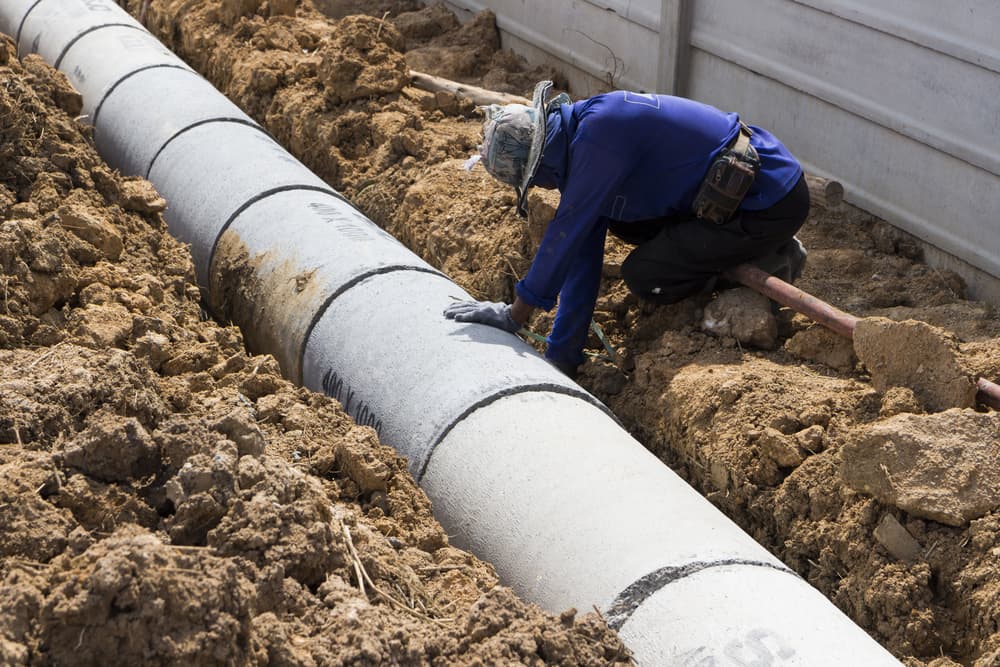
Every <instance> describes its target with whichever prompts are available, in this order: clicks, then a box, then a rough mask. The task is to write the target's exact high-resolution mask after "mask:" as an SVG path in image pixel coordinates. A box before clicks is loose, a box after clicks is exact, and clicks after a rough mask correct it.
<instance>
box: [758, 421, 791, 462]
mask: <svg viewBox="0 0 1000 667" xmlns="http://www.w3.org/2000/svg"><path fill="white" fill-rule="evenodd" d="M757 442H758V443H759V444H760V448H761V453H763V454H764V455H765V456H767V457H769V458H770V459H771V460H773V461H774V462H775V463H777V464H778V466H779V467H782V468H794V467H795V466H797V465H799V464H800V463H802V453H801V452H800V451H799V447H798V445H797V444H796V443H795V440H794V439H793V438H792V437H791V436H787V435H785V434H784V433H782V432H781V431H779V430H778V429H776V428H771V427H767V428H765V429H764V432H763V433H762V434H761V436H760V438H759V439H758V441H757Z"/></svg>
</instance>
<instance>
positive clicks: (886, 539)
mask: <svg viewBox="0 0 1000 667" xmlns="http://www.w3.org/2000/svg"><path fill="white" fill-rule="evenodd" d="M874 535H875V539H876V540H878V543H879V544H881V545H882V546H883V547H885V550H886V551H888V552H889V553H890V554H891V555H892V557H893V558H895V559H896V560H902V561H907V562H913V561H915V560H917V559H919V558H920V553H921V549H920V543H919V542H917V541H916V540H915V539H913V536H912V535H910V532H909V531H908V530H906V528H904V527H903V524H901V523H899V521H898V520H897V519H896V517H894V516H893V515H891V514H886V515H885V516H884V517H882V520H881V521H879V524H878V526H877V527H876V528H875V532H874Z"/></svg>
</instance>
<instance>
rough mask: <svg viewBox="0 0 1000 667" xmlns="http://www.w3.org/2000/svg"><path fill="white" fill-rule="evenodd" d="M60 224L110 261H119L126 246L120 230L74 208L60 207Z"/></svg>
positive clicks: (89, 213)
mask: <svg viewBox="0 0 1000 667" xmlns="http://www.w3.org/2000/svg"><path fill="white" fill-rule="evenodd" d="M58 214H59V224H60V225H61V226H62V227H64V228H65V229H68V230H69V231H71V232H72V233H73V234H75V235H76V236H78V237H80V238H81V239H83V240H84V241H86V242H87V243H89V244H90V245H92V246H94V247H95V248H97V249H98V250H100V251H101V252H102V253H103V254H104V255H105V256H106V257H107V258H108V259H111V260H115V259H118V258H119V257H120V256H121V254H122V250H124V249H125V244H124V243H123V242H122V237H121V235H120V234H119V233H118V230H117V229H116V228H115V226H114V225H113V224H111V223H110V222H106V221H104V220H102V219H101V218H99V217H97V216H96V215H94V214H92V213H91V212H89V211H87V210H84V209H82V208H79V207H74V206H60V207H59V210H58Z"/></svg>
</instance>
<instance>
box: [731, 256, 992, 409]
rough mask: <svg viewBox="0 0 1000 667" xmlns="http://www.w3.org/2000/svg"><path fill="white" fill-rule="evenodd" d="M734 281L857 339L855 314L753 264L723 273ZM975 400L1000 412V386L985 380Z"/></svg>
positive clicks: (741, 265) (980, 385)
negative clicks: (836, 306)
mask: <svg viewBox="0 0 1000 667" xmlns="http://www.w3.org/2000/svg"><path fill="white" fill-rule="evenodd" d="M724 275H725V276H726V277H727V278H729V279H730V280H732V281H735V282H738V283H740V284H741V285H746V286H747V287H749V288H750V289H752V290H754V291H755V292H760V293H761V294H763V295H764V296H766V297H767V298H769V299H771V300H773V301H777V302H778V303H780V304H781V305H783V306H788V307H789V308H791V309H792V310H794V311H795V312H798V313H802V314H803V315H805V316H806V317H808V318H810V319H813V320H816V321H817V322H819V323H820V324H822V325H823V326H825V327H826V328H828V329H830V330H831V331H833V332H834V333H836V334H840V335H841V336H843V337H844V338H852V339H853V338H854V327H855V326H856V325H857V323H858V318H856V317H855V316H854V315H850V314H848V313H845V312H844V311H842V310H840V309H838V308H834V307H833V306H831V305H830V304H828V303H826V302H825V301H822V300H820V299H817V298H816V297H814V296H813V295H812V294H809V293H807V292H803V291H802V290H800V289H799V288H798V287H795V286H794V285H789V284H788V283H786V282H785V281H784V280H782V279H780V278H775V277H774V276H772V275H768V273H767V272H766V271H762V270H761V269H758V268H757V267H756V266H752V265H750V264H740V265H739V266H737V267H735V268H733V269H730V270H728V271H726V272H725V274H724ZM976 388H977V389H978V390H979V392H978V393H977V394H976V400H977V401H979V402H980V403H982V404H983V405H988V406H989V407H991V408H993V409H994V410H1000V385H998V384H996V383H995V382H990V381H989V380H987V379H985V378H979V380H977V381H976Z"/></svg>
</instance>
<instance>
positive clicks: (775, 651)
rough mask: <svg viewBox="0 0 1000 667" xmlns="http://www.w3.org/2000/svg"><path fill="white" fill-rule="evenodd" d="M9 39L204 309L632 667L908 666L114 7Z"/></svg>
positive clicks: (44, 21) (78, 7)
mask: <svg viewBox="0 0 1000 667" xmlns="http://www.w3.org/2000/svg"><path fill="white" fill-rule="evenodd" d="M0 30H3V31H5V32H7V33H8V34H11V35H13V36H15V38H16V39H17V42H18V52H19V53H20V54H22V55H23V54H26V53H32V52H37V53H40V54H41V55H42V56H43V57H45V58H46V59H47V61H48V62H49V63H51V64H53V65H55V66H57V67H58V68H59V69H61V70H62V71H64V72H65V73H66V74H67V75H68V76H69V78H70V81H71V82H72V83H73V84H74V85H75V86H76V87H77V89H78V90H79V91H80V92H81V94H82V95H83V98H84V104H85V109H84V113H85V114H86V116H87V119H88V120H89V121H90V122H91V123H93V125H94V137H95V142H96V144H97V147H98V149H99V151H100V152H101V154H102V156H104V158H105V159H106V160H107V161H108V162H109V163H110V164H111V165H112V166H113V167H115V168H117V169H119V170H121V171H122V172H123V173H126V174H134V175H140V176H145V177H147V178H149V179H150V180H151V181H152V182H153V184H154V185H155V186H156V187H157V189H158V190H159V191H160V193H161V194H162V195H163V196H164V197H165V198H166V199H167V201H168V208H167V211H166V213H165V218H166V221H167V224H168V225H169V228H170V230H171V232H172V233H173V234H174V235H176V236H177V237H178V238H180V239H181V240H183V241H185V242H187V243H190V244H191V250H192V253H193V255H194V260H195V265H196V271H197V278H198V282H199V285H200V286H201V287H202V289H203V290H204V291H205V293H206V294H207V297H206V298H207V300H208V302H209V304H210V306H211V307H212V309H213V310H214V312H215V313H216V315H218V316H220V317H221V318H224V319H229V320H231V321H233V322H234V323H236V324H238V325H240V327H241V328H242V329H243V331H244V334H245V336H246V338H247V341H248V343H249V344H250V346H251V347H252V348H254V349H255V350H256V351H260V352H269V353H271V354H273V355H274V356H275V357H277V359H278V360H279V361H280V363H281V366H282V369H283V370H284V372H285V373H286V374H287V375H288V376H289V377H291V378H292V379H294V380H297V381H299V382H302V383H303V384H305V385H306V386H307V387H310V388H312V389H315V390H318V391H323V392H325V393H326V394H328V395H331V396H333V397H335V398H337V399H338V400H340V402H341V403H343V405H344V407H345V409H346V410H347V411H348V412H349V413H350V414H351V415H352V416H353V417H354V418H355V419H356V420H357V421H358V422H360V423H362V424H368V425H371V426H373V427H374V428H375V429H376V430H377V431H378V433H379V436H380V438H381V439H382V440H383V441H384V442H386V443H388V444H391V445H393V446H394V447H396V448H397V449H398V450H399V451H400V452H401V453H402V454H404V455H405V456H407V457H408V459H409V461H410V469H411V471H412V472H413V474H414V475H415V476H416V477H417V479H418V481H420V482H421V484H422V486H423V488H424V489H425V490H426V491H427V493H428V495H429V496H430V498H431V500H432V501H433V503H434V507H435V513H436V516H437V518H438V519H439V520H440V521H441V523H442V524H443V526H444V527H445V529H446V530H447V531H448V533H449V534H451V535H455V536H456V537H455V538H454V542H455V544H456V545H457V546H460V547H464V548H467V549H469V550H470V551H472V552H473V553H475V554H476V555H478V556H479V557H480V558H483V559H485V560H488V561H490V562H491V563H493V564H494V565H495V566H496V568H497V571H498V573H499V574H500V576H501V579H502V580H503V581H504V582H505V583H507V584H509V585H511V586H512V587H513V588H514V589H515V590H516V591H517V592H518V593H519V594H520V595H522V596H523V597H524V598H526V599H528V600H530V601H533V602H536V603H538V604H540V605H541V606H542V607H544V608H547V609H549V610H551V611H554V612H558V611H561V610H563V609H566V608H568V607H576V608H579V609H590V608H591V607H592V606H596V607H597V608H599V609H600V610H601V611H602V612H603V613H604V614H605V617H606V618H607V620H608V622H609V624H610V625H611V626H612V627H614V628H616V629H617V630H618V631H619V632H620V633H621V635H622V637H623V638H624V640H625V641H626V643H627V644H628V646H629V648H630V649H631V650H632V651H633V652H634V655H635V657H636V660H637V661H638V663H639V664H643V665H668V664H691V665H694V664H699V665H761V666H763V665H810V666H818V665H843V664H857V665H898V664H899V663H898V661H896V660H895V659H894V658H893V657H892V656H891V655H890V654H889V653H888V652H887V651H885V649H883V648H882V647H881V646H879V645H878V644H877V643H876V642H875V641H874V640H872V639H871V638H870V637H869V636H868V635H867V634H865V633H864V632H863V631H862V630H861V629H860V628H859V627H857V626H856V625H854V624H853V623H852V622H851V621H850V620H849V619H848V618H847V617H846V616H845V615H844V614H842V613H841V612H840V611H839V610H838V609H837V608H836V607H834V605H833V604H832V603H830V602H829V601H828V600H827V599H826V598H824V597H823V596H822V595H821V594H820V593H819V592H817V591H816V590H815V589H813V588H812V587H811V586H810V585H809V584H808V583H806V582H805V581H804V580H802V579H801V578H800V577H798V576H797V575H796V574H795V573H794V572H792V571H791V570H790V569H789V568H787V567H786V566H785V565H783V564H782V563H781V562H780V561H778V560H777V559H776V558H775V557H774V556H772V555H771V554H769V553H768V552H767V551H766V550H765V549H763V548H762V547H761V546H760V545H759V544H757V543H756V542H754V540H752V539H751V538H750V537H749V536H748V535H746V534H745V533H744V532H743V531H741V530H740V529H739V528H738V527H737V526H736V525H735V524H733V523H732V522H731V521H730V520H729V519H727V518H726V517H725V516H724V515H722V514H721V513H720V512H719V511H718V510H716V509H715V508H714V507H713V506H712V505H711V504H710V503H709V502H708V501H707V500H705V499H704V498H702V497H701V496H700V495H698V494H697V493H696V492H695V491H694V490H693V489H691V488H690V487H689V486H688V485H687V484H686V483H685V482H684V481H683V480H682V479H681V478H680V477H678V476H677V475H676V474H674V473H673V472H672V471H670V470H669V469H668V468H667V467H666V466H664V465H663V464H662V463H661V462H660V461H659V460H657V459H656V458H655V457H654V456H653V455H652V454H650V453H649V452H647V451H646V450H645V449H644V448H643V447H642V445H641V444H640V443H638V442H637V441H635V440H634V439H633V438H632V437H631V436H630V435H629V434H628V433H627V432H626V431H625V430H624V429H622V428H621V426H620V425H619V424H618V422H617V421H616V420H615V419H614V417H613V415H611V414H610V413H609V411H608V410H607V408H606V407H605V406H603V405H602V404H601V403H600V402H599V401H598V400H597V399H596V398H594V397H593V396H591V395H590V394H589V393H587V392H586V391H584V390H583V389H582V388H581V387H579V386H578V385H576V384H575V383H573V382H571V381H570V380H568V379H567V378H566V377H565V376H564V375H562V374H561V373H559V372H558V371H557V370H555V369H554V368H552V367H551V366H550V365H549V364H548V363H546V362H545V360H544V359H542V358H541V357H540V356H539V355H538V354H537V352H536V351H535V350H534V349H533V348H532V347H531V346H529V345H528V344H527V343H525V342H523V341H522V340H520V339H519V338H517V337H516V336H514V335H512V334H507V333H505V332H502V331H499V330H497V329H492V328H490V327H486V326H483V325H475V324H461V323H456V322H454V321H452V320H447V319H445V318H444V317H443V316H442V310H443V309H444V308H445V306H447V305H448V304H449V303H451V302H452V301H454V300H456V299H468V298H470V297H469V295H468V294H467V293H466V292H465V291H464V290H462V289H461V288H460V287H458V286H457V285H455V284H454V283H453V282H451V281H450V280H449V279H448V278H447V277H446V276H444V275H442V274H441V273H440V272H439V271H437V270H436V269H434V268H433V267H432V266H430V265H428V264H427V263H426V262H424V261H423V260H422V259H420V258H419V257H417V256H416V255H415V254H413V253H412V252H410V251H409V250H408V249H406V248H405V247H404V246H403V245H402V244H400V243H399V242H398V241H396V240H395V239H394V238H392V237H391V236H390V235H388V234H387V233H386V232H384V231H383V230H381V229H380V228H378V227H377V226H376V225H375V224H374V223H372V222H371V221H370V220H368V219H367V218H366V217H365V216H364V215H362V214H361V213H360V212H359V211H357V210H356V209H355V208H354V207H353V206H352V205H351V204H350V202H348V201H347V200H346V199H345V198H344V197H343V196H342V195H341V194H339V193H338V192H336V191H335V190H333V189H332V188H330V187H329V185H327V184H326V183H325V182H323V181H322V180H321V179H320V178H319V177H317V176H316V175H314V174H313V173H312V172H310V171H309V170H308V169H307V168H306V167H305V166H303V165H302V164H301V163H300V162H299V161H298V160H296V159H295V158H294V157H292V156H291V155H290V154H289V153H288V152H286V151H285V150H284V149H283V148H282V147H281V146H280V145H278V144H277V143H276V142H275V141H274V140H273V139H272V138H271V137H270V136H269V135H268V134H267V132H266V131H264V130H263V129H262V128H261V127H260V126H259V125H258V124H257V123H255V122H254V121H253V120H252V119H250V118H249V117H248V116H247V115H246V114H244V113H243V112H242V111H240V110H239V109H238V108H237V107H236V106H235V105H233V104H232V103H231V102H230V101H229V100H227V99H226V98H225V97H224V96H223V95H222V94H221V93H219V92H218V91H216V90H215V89H214V88H213V87H212V86H211V85H210V84H209V83H208V82H206V81H205V80H204V79H203V78H201V77H200V76H199V75H197V74H196V73H194V72H193V71H192V70H191V68H190V67H188V66H187V65H186V64H185V63H184V62H182V61H181V60H180V59H178V58H177V57H176V56H174V55H173V54H172V53H171V52H170V51H169V50H168V49H167V48H166V47H164V46H163V45H162V44H160V43H159V42H158V41H157V40H156V39H155V38H153V37H152V35H150V34H149V33H148V32H146V31H145V29H144V28H142V27H141V26H140V25H139V24H138V23H137V22H136V21H135V20H134V19H132V18H131V17H129V16H128V15H127V14H126V13H125V12H124V11H123V10H121V9H120V8H119V7H118V6H117V5H115V4H114V3H113V2H111V0H3V2H2V3H0ZM154 101H155V104H154V103H152V102H154Z"/></svg>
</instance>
